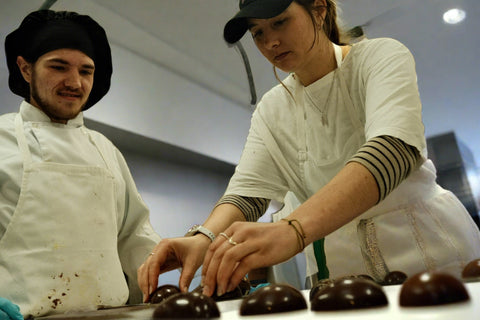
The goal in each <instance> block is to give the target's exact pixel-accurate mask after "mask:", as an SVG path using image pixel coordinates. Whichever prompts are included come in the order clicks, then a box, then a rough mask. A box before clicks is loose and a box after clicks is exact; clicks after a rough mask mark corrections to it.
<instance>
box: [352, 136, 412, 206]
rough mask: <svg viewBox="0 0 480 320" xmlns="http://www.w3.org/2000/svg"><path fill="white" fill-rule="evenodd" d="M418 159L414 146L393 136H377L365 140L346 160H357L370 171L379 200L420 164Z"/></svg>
mask: <svg viewBox="0 0 480 320" xmlns="http://www.w3.org/2000/svg"><path fill="white" fill-rule="evenodd" d="M420 159H421V156H420V153H419V152H418V150H417V149H416V148H415V147H413V146H410V145H408V144H406V143H405V142H403V141H402V140H400V139H398V138H395V137H391V136H378V137H375V138H372V139H371V140H369V141H367V142H366V143H365V144H364V145H363V146H362V147H361V148H360V149H359V150H358V152H357V153H356V154H355V155H354V156H353V157H352V158H351V159H350V160H349V161H348V162H351V161H354V162H358V163H360V164H362V165H363V166H365V167H366V168H367V169H368V170H369V171H370V172H371V173H372V175H373V177H374V178H375V181H376V182H377V186H378V190H379V194H380V197H379V200H378V201H379V202H380V201H382V200H383V199H385V197H386V196H387V195H388V194H389V193H390V192H392V190H393V189H395V188H396V187H397V186H398V185H399V184H400V183H401V182H402V181H403V180H405V179H406V178H407V177H408V175H409V174H410V173H411V172H412V171H413V170H415V169H416V168H417V166H418V165H419V164H421V161H420Z"/></svg>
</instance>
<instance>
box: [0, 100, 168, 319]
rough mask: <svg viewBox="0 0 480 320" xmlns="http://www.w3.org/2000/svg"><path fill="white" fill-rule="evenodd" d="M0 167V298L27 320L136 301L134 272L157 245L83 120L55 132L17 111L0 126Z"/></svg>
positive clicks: (125, 175)
mask: <svg viewBox="0 0 480 320" xmlns="http://www.w3.org/2000/svg"><path fill="white" fill-rule="evenodd" d="M0 162H1V166H0V296H2V297H5V298H7V299H9V300H11V301H12V302H14V303H16V304H18V305H19V306H20V308H21V312H22V314H24V315H29V314H31V315H33V316H41V315H45V314H49V313H63V312H67V311H72V310H76V309H79V310H83V311H85V310H88V309H95V308H97V306H98V305H122V304H125V303H126V302H127V300H128V299H129V303H137V302H141V299H142V297H141V292H140V290H139V288H138V285H137V278H136V272H137V268H138V267H139V266H140V264H141V263H142V262H143V261H144V259H145V258H146V256H147V255H148V253H149V252H151V249H152V248H153V247H154V246H155V245H156V244H157V243H158V241H160V237H159V236H158V235H157V234H156V233H155V232H154V231H153V228H152V226H151V224H150V221H149V211H148V208H147V207H146V206H145V204H144V202H143V200H142V199H141V197H140V195H139V194H138V191H137V189H136V186H135V184H134V181H133V179H132V177H131V175H130V172H129V169H128V167H127V164H126V162H125V160H124V158H123V156H122V155H121V153H120V152H119V151H118V149H116V148H115V147H114V146H113V144H112V143H111V142H110V141H109V140H108V139H107V138H105V137H104V136H103V135H101V134H100V133H98V132H95V131H92V130H89V129H87V128H85V127H84V126H83V115H82V113H81V114H79V115H78V116H77V117H76V118H75V119H72V120H70V121H69V122H68V124H66V125H63V124H56V123H52V122H50V119H49V118H48V117H47V116H46V115H45V114H44V113H43V112H41V111H40V110H39V109H37V108H35V107H33V106H32V105H30V104H28V103H27V102H23V103H22V104H21V106H20V112H19V113H18V114H7V115H3V116H1V117H0ZM125 275H126V277H127V279H128V283H127V281H126V279H125Z"/></svg>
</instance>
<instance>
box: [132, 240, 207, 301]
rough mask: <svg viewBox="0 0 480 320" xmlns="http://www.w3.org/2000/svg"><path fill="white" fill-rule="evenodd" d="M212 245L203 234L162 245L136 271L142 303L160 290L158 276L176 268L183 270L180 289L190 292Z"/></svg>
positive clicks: (164, 241)
mask: <svg viewBox="0 0 480 320" xmlns="http://www.w3.org/2000/svg"><path fill="white" fill-rule="evenodd" d="M210 243H211V242H210V240H209V239H208V238H207V237H205V236H204V235H202V234H198V235H195V236H193V237H182V238H171V239H163V240H162V241H160V242H159V243H158V244H157V245H156V246H155V248H154V249H153V251H152V253H151V254H150V255H149V256H148V258H147V259H146V260H145V262H144V263H143V264H142V265H141V266H140V268H138V271H137V277H138V285H139V286H140V289H141V290H142V292H143V301H144V302H147V301H148V298H149V296H150V294H151V293H152V292H153V291H154V290H155V289H156V288H157V285H158V276H159V275H160V274H161V273H164V272H167V271H171V270H174V269H177V268H182V272H181V275H180V280H179V282H178V285H179V287H180V289H181V290H182V291H183V292H186V291H188V287H189V286H190V282H191V281H192V279H193V277H194V275H195V272H196V271H197V269H198V268H199V267H200V265H201V264H202V261H203V259H204V256H205V252H206V251H207V248H208V246H209V245H210Z"/></svg>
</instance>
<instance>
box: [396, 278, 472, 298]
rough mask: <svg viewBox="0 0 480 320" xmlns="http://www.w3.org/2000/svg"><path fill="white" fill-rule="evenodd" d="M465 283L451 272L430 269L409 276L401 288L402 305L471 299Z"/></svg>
mask: <svg viewBox="0 0 480 320" xmlns="http://www.w3.org/2000/svg"><path fill="white" fill-rule="evenodd" d="M469 299H470V297H469V295H468V292H467V290H466V289H465V286H464V285H463V283H462V282H461V281H460V280H459V279H457V278H456V277H454V276H453V275H451V274H448V273H445V272H440V271H430V272H422V273H418V274H416V275H414V276H412V277H410V278H408V279H407V280H406V281H405V282H404V283H403V285H402V288H401V290H400V305H401V306H402V307H421V306H434V305H441V304H449V303H456V302H462V301H467V300H469Z"/></svg>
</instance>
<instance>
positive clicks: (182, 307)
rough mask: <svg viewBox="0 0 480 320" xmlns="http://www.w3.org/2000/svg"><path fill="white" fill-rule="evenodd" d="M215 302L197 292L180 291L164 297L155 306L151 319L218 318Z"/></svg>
mask: <svg viewBox="0 0 480 320" xmlns="http://www.w3.org/2000/svg"><path fill="white" fill-rule="evenodd" d="M219 317H220V311H219V310H218V306H217V303H216V302H215V301H214V300H213V299H212V298H210V297H208V296H205V295H203V294H201V293H198V292H181V293H177V294H175V295H173V296H170V297H169V298H167V299H165V300H164V301H163V302H162V303H160V304H159V305H158V307H156V308H155V311H154V312H153V315H152V318H153V319H208V318H219Z"/></svg>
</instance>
